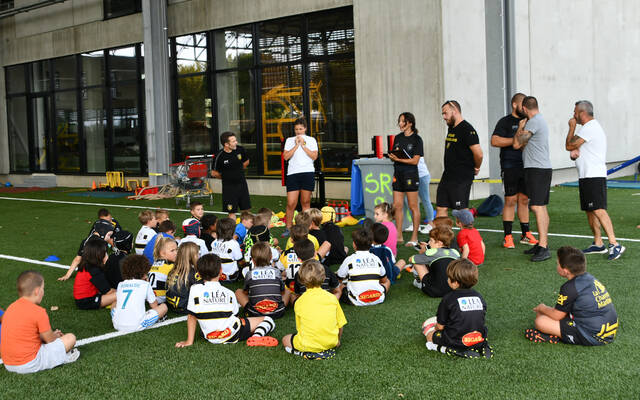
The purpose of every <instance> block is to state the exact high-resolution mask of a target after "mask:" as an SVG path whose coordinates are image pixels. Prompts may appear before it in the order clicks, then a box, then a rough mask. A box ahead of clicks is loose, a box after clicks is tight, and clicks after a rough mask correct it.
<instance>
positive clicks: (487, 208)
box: [478, 194, 504, 217]
mask: <svg viewBox="0 0 640 400" xmlns="http://www.w3.org/2000/svg"><path fill="white" fill-rule="evenodd" d="M503 208H504V202H503V201H502V198H501V197H500V196H498V195H497V194H492V195H491V196H489V197H487V198H486V199H485V200H484V201H483V202H482V204H480V206H479V207H478V215H482V216H485V217H495V216H496V215H500V214H501V213H502V209H503Z"/></svg>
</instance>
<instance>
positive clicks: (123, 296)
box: [111, 255, 167, 332]
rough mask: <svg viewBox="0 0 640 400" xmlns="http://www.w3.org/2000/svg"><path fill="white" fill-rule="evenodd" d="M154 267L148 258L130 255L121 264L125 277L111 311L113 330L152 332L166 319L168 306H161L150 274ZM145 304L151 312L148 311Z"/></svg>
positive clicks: (119, 285)
mask: <svg viewBox="0 0 640 400" xmlns="http://www.w3.org/2000/svg"><path fill="white" fill-rule="evenodd" d="M150 269H151V264H150V263H149V260H147V257H145V256H142V255H130V256H128V257H127V258H126V259H125V260H124V262H123V263H122V277H123V278H124V280H123V281H122V282H120V283H119V284H118V290H117V291H116V306H115V307H113V308H112V309H111V321H112V322H113V327H114V328H115V329H116V330H118V331H122V332H135V331H140V330H142V329H146V328H149V327H150V326H152V325H153V324H155V323H156V322H158V320H160V319H162V318H163V317H164V316H165V315H167V305H166V304H160V305H159V304H158V301H157V300H156V295H155V294H154V293H153V289H152V288H151V284H150V283H149V279H148V278H147V274H148V273H149V270H150ZM145 301H146V302H147V303H149V306H150V307H151V309H150V310H147V311H145V310H146V308H145V304H144V303H145Z"/></svg>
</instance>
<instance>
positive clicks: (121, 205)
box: [0, 197, 227, 215]
mask: <svg viewBox="0 0 640 400" xmlns="http://www.w3.org/2000/svg"><path fill="white" fill-rule="evenodd" d="M0 200H21V201H34V202H38V203H58V204H72V205H76V206H97V207H120V208H139V209H142V210H149V209H152V208H156V207H142V206H127V205H124V204H103V203H83V202H80V201H62V200H45V199H29V198H25V197H0ZM160 208H162V207H160ZM165 210H167V211H182V212H189V211H190V210H185V209H182V208H165ZM206 212H208V213H213V214H222V215H227V213H225V212H222V211H206Z"/></svg>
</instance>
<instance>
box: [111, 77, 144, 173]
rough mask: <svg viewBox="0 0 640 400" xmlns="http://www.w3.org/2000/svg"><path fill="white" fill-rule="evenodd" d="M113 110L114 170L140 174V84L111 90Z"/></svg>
mask: <svg viewBox="0 0 640 400" xmlns="http://www.w3.org/2000/svg"><path fill="white" fill-rule="evenodd" d="M111 95H112V98H111V107H112V110H113V145H112V148H111V152H112V155H113V169H114V170H115V171H125V172H128V173H140V172H141V167H140V149H141V146H140V145H141V143H140V140H141V137H140V127H139V124H140V118H139V110H138V83H137V82H129V83H122V84H119V85H116V86H115V87H113V88H112V89H111Z"/></svg>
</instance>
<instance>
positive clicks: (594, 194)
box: [565, 100, 626, 260]
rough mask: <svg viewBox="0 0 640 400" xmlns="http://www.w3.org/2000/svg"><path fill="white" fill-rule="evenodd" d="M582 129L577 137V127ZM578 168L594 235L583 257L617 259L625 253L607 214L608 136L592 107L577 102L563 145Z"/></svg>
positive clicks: (583, 206)
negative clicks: (605, 241) (596, 256)
mask: <svg viewBox="0 0 640 400" xmlns="http://www.w3.org/2000/svg"><path fill="white" fill-rule="evenodd" d="M577 124H580V125H582V129H580V131H579V132H578V133H577V134H576V133H575V130H576V125H577ZM565 147H566V149H567V151H569V152H571V153H570V156H571V159H572V160H575V162H576V167H577V168H578V177H579V180H578V183H579V189H580V208H581V209H582V210H583V211H585V212H586V213H587V219H588V220H589V226H590V227H591V231H592V232H593V243H592V244H591V246H589V247H587V248H586V249H584V250H582V252H583V253H584V254H596V253H599V254H604V253H607V252H608V253H609V257H608V258H609V260H615V259H617V258H619V257H620V256H621V255H622V253H624V251H625V250H626V249H625V247H624V246H622V245H621V244H619V243H618V242H617V241H616V236H615V234H614V232H613V223H612V222H611V218H609V214H608V213H607V165H606V156H607V137H606V136H605V134H604V130H603V129H602V127H601V126H600V123H599V122H598V121H597V120H596V119H595V118H594V117H593V104H591V102H589V101H587V100H580V101H578V102H576V105H575V108H574V110H573V118H571V119H570V120H569V133H567V139H566V142H565ZM600 227H602V228H604V231H605V233H606V234H607V237H608V238H609V248H608V249H607V248H606V247H605V246H604V242H603V241H602V233H601V232H600Z"/></svg>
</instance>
